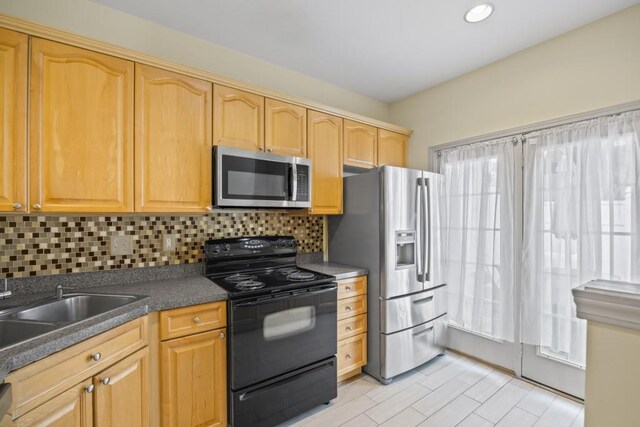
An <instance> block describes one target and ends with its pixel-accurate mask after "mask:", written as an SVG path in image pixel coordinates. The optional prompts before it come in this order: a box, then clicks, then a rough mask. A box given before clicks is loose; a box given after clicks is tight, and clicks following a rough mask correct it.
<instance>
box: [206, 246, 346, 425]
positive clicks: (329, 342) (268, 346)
mask: <svg viewBox="0 0 640 427" xmlns="http://www.w3.org/2000/svg"><path fill="white" fill-rule="evenodd" d="M296 252H297V247H296V241H295V239H294V238H293V237H290V236H261V237H242V238H232V239H220V240H209V241H207V242H206V243H205V274H206V276H207V277H208V278H209V279H210V280H212V281H213V282H214V283H216V284H217V285H219V286H221V287H222V288H224V289H225V290H226V291H227V292H228V295H229V299H228V302H227V304H228V307H227V317H228V319H227V320H228V334H227V335H228V337H229V340H228V351H227V354H228V384H229V389H230V390H229V421H230V423H231V425H234V426H272V425H277V424H280V423H282V422H284V421H286V420H288V419H290V418H293V417H295V416H297V415H299V414H301V413H303V412H305V411H307V410H309V409H311V408H313V407H315V406H317V405H319V404H322V403H327V402H329V401H330V400H331V399H334V398H335V397H336V396H337V366H336V356H335V354H336V352H337V286H336V283H335V278H334V277H332V276H328V275H325V274H320V273H316V272H313V271H310V270H307V269H304V268H301V267H298V266H296V262H295V260H296Z"/></svg>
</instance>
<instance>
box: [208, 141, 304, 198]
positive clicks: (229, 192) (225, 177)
mask: <svg viewBox="0 0 640 427" xmlns="http://www.w3.org/2000/svg"><path fill="white" fill-rule="evenodd" d="M213 170H214V173H213V180H214V182H213V201H214V202H213V203H214V205H215V206H216V207H255V208H308V207H311V161H310V160H309V159H305V158H301V157H288V156H280V155H277V154H271V153H262V152H257V151H249V150H241V149H238V148H231V147H223V146H216V147H214V149H213Z"/></svg>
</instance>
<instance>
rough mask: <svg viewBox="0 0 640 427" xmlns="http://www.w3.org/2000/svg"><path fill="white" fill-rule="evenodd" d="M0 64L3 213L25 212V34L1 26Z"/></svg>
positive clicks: (0, 199)
mask: <svg viewBox="0 0 640 427" xmlns="http://www.w3.org/2000/svg"><path fill="white" fill-rule="evenodd" d="M0 64H2V66H1V67H0V87H2V88H3V90H2V92H1V95H0V96H1V98H0V102H1V103H2V117H0V212H26V210H27V35H26V34H21V33H17V32H15V31H10V30H5V29H0Z"/></svg>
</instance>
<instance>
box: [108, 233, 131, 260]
mask: <svg viewBox="0 0 640 427" xmlns="http://www.w3.org/2000/svg"><path fill="white" fill-rule="evenodd" d="M132 253H133V239H132V238H131V236H111V255H131V254H132Z"/></svg>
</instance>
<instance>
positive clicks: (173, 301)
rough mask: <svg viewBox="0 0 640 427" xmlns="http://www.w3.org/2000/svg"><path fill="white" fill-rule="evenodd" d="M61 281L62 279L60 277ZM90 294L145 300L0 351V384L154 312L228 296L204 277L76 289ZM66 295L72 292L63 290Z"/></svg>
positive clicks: (14, 301)
mask: <svg viewBox="0 0 640 427" xmlns="http://www.w3.org/2000/svg"><path fill="white" fill-rule="evenodd" d="M61 281H62V282H64V279H63V278H61ZM76 290H77V291H81V292H90V293H108V294H126V295H138V296H143V297H144V298H142V299H140V300H137V301H135V302H133V303H130V304H128V305H125V306H123V307H119V308H117V309H115V310H112V311H110V312H108V313H105V314H101V315H99V316H95V317H92V318H90V319H87V320H83V321H81V322H77V323H74V324H71V325H67V326H65V327H63V328H60V329H58V330H55V331H53V332H50V333H47V334H45V335H42V336H40V337H38V338H35V339H33V340H30V341H27V342H24V343H20V344H16V345H13V346H11V347H7V348H4V349H1V350H0V381H3V379H4V377H5V376H6V375H7V374H8V373H9V372H11V371H13V370H15V369H18V368H20V367H23V366H25V365H28V364H29V363H32V362H35V361H36V360H39V359H42V358H44V357H47V356H49V355H51V354H53V353H55V352H58V351H60V350H63V349H65V348H67V347H71V346H72V345H74V344H77V343H79V342H81V341H84V340H86V339H88V338H91V337H93V336H95V335H98V334H100V333H102V332H105V331H107V330H109V329H113V328H115V327H116V326H119V325H122V324H124V323H126V322H129V321H131V320H133V319H136V318H138V317H141V316H144V315H145V314H147V313H150V312H153V311H160V310H166V309H171V308H177V307H186V306H190V305H196V304H203V303H208V302H213V301H222V300H226V299H227V293H226V291H225V290H224V289H222V288H221V287H219V286H217V285H215V284H214V283H213V282H211V281H210V280H208V279H207V278H206V277H204V276H201V275H191V276H186V277H178V278H170V279H160V278H154V279H153V280H148V281H140V282H134V283H121V284H113V285H109V286H98V287H90V288H87V287H78V289H76ZM65 292H67V293H70V292H73V290H70V291H65ZM52 295H53V292H46V293H31V294H22V295H16V296H15V297H12V298H10V299H6V300H2V301H0V308H2V307H10V306H16V305H24V304H29V303H31V302H35V301H37V300H40V299H42V298H47V297H51V296H52Z"/></svg>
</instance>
